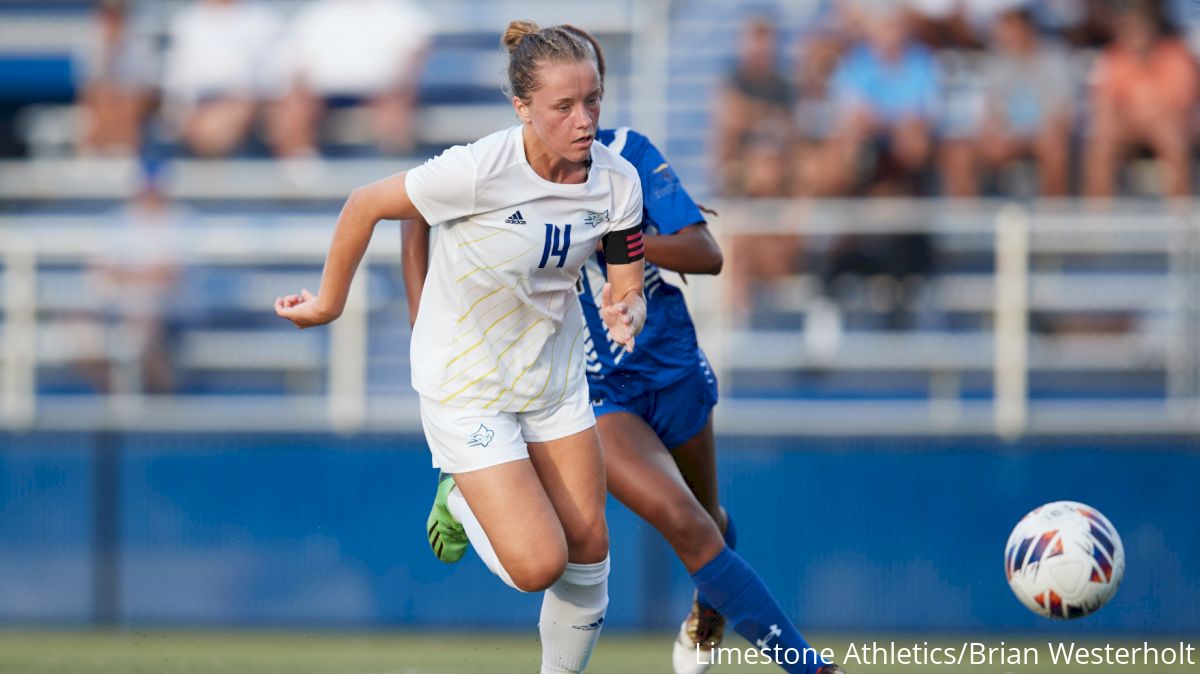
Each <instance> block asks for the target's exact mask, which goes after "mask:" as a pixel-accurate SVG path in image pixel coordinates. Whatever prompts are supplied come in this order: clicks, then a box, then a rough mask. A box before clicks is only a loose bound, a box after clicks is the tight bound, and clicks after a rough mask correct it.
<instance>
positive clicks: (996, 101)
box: [942, 6, 1076, 196]
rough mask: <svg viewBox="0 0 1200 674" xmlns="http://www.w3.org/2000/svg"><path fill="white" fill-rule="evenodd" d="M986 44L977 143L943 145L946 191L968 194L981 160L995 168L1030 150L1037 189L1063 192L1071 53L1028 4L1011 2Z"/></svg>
mask: <svg viewBox="0 0 1200 674" xmlns="http://www.w3.org/2000/svg"><path fill="white" fill-rule="evenodd" d="M992 46H993V48H994V50H995V51H994V52H992V53H991V54H989V56H988V59H987V61H986V64H985V67H984V101H985V111H984V118H983V123H982V125H981V126H980V129H979V135H978V138H977V139H976V141H975V143H970V142H964V143H958V144H949V145H947V147H946V148H945V155H944V157H945V160H946V161H945V164H944V166H943V176H942V180H943V184H944V185H945V188H946V192H947V193H948V194H949V195H951V196H974V195H975V194H977V193H978V187H979V186H978V174H977V168H978V166H979V165H980V164H982V166H983V167H984V168H985V169H988V170H991V171H995V170H999V169H1002V168H1004V167H1005V166H1006V165H1008V164H1010V163H1011V162H1013V161H1015V160H1020V159H1025V158H1028V157H1032V158H1034V159H1035V160H1036V162H1037V165H1038V178H1039V184H1040V191H1041V193H1042V194H1043V195H1047V196H1062V195H1065V194H1067V191H1068V189H1069V174H1068V172H1069V163H1070V144H1071V121H1072V97H1073V95H1074V93H1075V91H1076V87H1075V82H1074V78H1073V77H1072V74H1071V69H1070V57H1069V54H1067V53H1066V52H1065V50H1062V49H1059V48H1056V47H1053V46H1050V45H1048V44H1045V43H1044V42H1043V40H1042V39H1041V38H1040V37H1039V35H1038V27H1037V25H1036V24H1035V23H1034V17H1033V14H1032V10H1031V9H1030V7H1028V6H1016V7H1014V8H1012V9H1010V10H1008V11H1006V12H1003V13H1002V14H1001V15H1000V16H999V17H997V18H996V20H995V21H994V22H993V23H992Z"/></svg>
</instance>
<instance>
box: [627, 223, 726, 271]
mask: <svg viewBox="0 0 1200 674" xmlns="http://www.w3.org/2000/svg"><path fill="white" fill-rule="evenodd" d="M642 238H643V240H644V241H645V242H646V259H647V260H649V261H650V262H652V263H654V264H656V265H658V266H660V267H662V268H664V269H670V270H671V271H677V272H679V273H681V274H719V273H721V266H722V265H723V264H724V262H725V259H724V257H723V256H722V255H721V247H720V246H718V245H717V242H716V241H715V240H714V239H713V237H712V234H711V233H710V232H709V231H708V226H707V225H705V224H704V223H703V222H697V223H696V224H693V225H688V226H687V227H684V228H683V229H681V230H679V231H678V232H675V233H674V234H662V235H659V234H647V235H643V237H642Z"/></svg>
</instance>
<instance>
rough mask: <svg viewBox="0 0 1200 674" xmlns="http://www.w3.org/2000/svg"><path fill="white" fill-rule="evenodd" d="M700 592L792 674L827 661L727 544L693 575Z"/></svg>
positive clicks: (812, 671)
mask: <svg viewBox="0 0 1200 674" xmlns="http://www.w3.org/2000/svg"><path fill="white" fill-rule="evenodd" d="M692 580H693V581H694V582H695V583H696V587H697V588H698V589H699V590H700V593H701V594H702V595H704V596H705V597H706V598H707V599H708V600H709V601H710V602H711V603H712V606H713V608H715V609H717V611H719V612H720V613H721V615H724V616H725V618H726V619H727V620H728V621H729V624H730V625H733V629H734V630H735V631H736V632H737V633H738V634H740V635H742V637H744V638H745V639H746V641H749V642H750V643H751V644H753V645H755V646H757V647H758V648H760V649H762V650H763V651H764V652H766V653H767V654H769V655H771V656H772V657H774V658H775V660H776V662H777V663H778V664H779V666H780V667H782V668H783V670H784V671H786V672H789V673H791V674H801V673H802V674H816V672H817V670H818V669H820V668H821V667H823V666H825V665H827V664H829V663H828V662H827V661H826V660H824V659H823V658H821V657H820V655H819V654H818V653H817V652H816V651H815V650H814V649H813V648H812V647H811V646H809V645H808V642H807V641H805V640H804V637H803V636H801V635H800V630H798V629H796V626H795V625H793V624H792V621H791V620H790V619H788V617H787V615H786V614H785V613H784V612H783V609H782V608H780V606H779V602H777V601H775V597H773V596H772V595H771V591H770V590H768V589H767V586H766V584H765V583H763V580H762V578H760V577H759V576H758V574H757V573H755V571H754V569H752V568H750V565H749V564H747V563H746V560H744V559H742V558H741V557H740V556H739V555H738V554H737V553H736V552H734V551H733V550H730V549H729V548H728V547H726V548H725V549H723V550H721V553H720V554H718V555H717V556H716V557H714V558H713V559H712V561H710V562H709V563H708V564H705V565H704V566H703V567H701V568H700V570H698V571H696V573H693V574H692Z"/></svg>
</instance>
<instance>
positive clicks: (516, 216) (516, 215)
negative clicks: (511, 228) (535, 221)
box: [504, 211, 525, 225]
mask: <svg viewBox="0 0 1200 674" xmlns="http://www.w3.org/2000/svg"><path fill="white" fill-rule="evenodd" d="M504 224H506V225H523V224H525V218H524V217H522V216H521V211H513V214H512V215H510V216H508V218H507V219H505V221H504Z"/></svg>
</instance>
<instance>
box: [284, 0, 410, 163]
mask: <svg viewBox="0 0 1200 674" xmlns="http://www.w3.org/2000/svg"><path fill="white" fill-rule="evenodd" d="M431 33H432V25H431V23H430V21H429V19H428V18H427V17H426V16H425V14H424V13H423V12H422V11H421V10H420V8H419V7H417V6H416V5H415V4H413V3H411V2H407V1H406V0H317V1H316V2H313V3H312V4H310V5H308V6H307V7H305V8H304V9H302V10H301V11H300V13H299V14H298V15H297V17H296V18H295V21H294V23H293V24H292V27H291V36H290V39H291V42H290V47H289V48H288V50H287V51H288V55H287V56H286V57H285V61H286V62H287V66H286V67H287V68H288V75H287V79H288V88H287V93H286V95H285V97H284V99H283V101H282V102H281V104H280V106H279V109H278V110H277V116H276V119H275V129H274V131H273V143H274V145H275V148H276V152H277V153H278V154H280V155H281V156H285V157H295V156H306V155H313V154H315V153H316V151H317V147H318V127H319V124H320V120H321V116H322V113H323V111H324V110H325V109H326V108H329V107H331V106H336V107H341V106H346V105H366V106H368V108H369V114H370V117H369V119H370V130H371V135H372V136H373V138H374V140H375V142H376V143H377V144H378V145H379V147H380V148H381V149H384V150H387V151H392V152H403V151H408V150H411V149H412V147H413V126H414V119H413V118H414V112H415V105H416V100H417V84H418V80H419V78H420V75H421V71H422V69H423V66H424V63H425V57H426V54H427V52H428V49H429V44H430V38H431Z"/></svg>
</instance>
